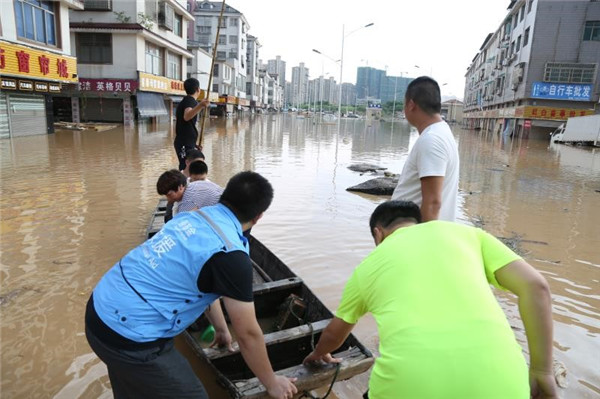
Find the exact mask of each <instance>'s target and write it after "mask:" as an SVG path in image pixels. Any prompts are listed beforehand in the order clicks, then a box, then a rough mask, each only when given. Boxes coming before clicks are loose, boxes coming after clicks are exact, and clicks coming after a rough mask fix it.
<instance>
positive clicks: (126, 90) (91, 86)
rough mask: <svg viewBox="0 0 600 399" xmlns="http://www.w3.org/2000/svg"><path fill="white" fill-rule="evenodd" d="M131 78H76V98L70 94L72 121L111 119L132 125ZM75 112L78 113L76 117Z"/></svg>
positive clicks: (134, 87) (133, 83)
mask: <svg viewBox="0 0 600 399" xmlns="http://www.w3.org/2000/svg"><path fill="white" fill-rule="evenodd" d="M137 88H138V82H137V80H133V79H88V78H80V79H79V94H78V95H79V98H73V99H72V100H74V101H73V102H72V105H71V106H72V109H73V114H74V116H73V122H80V121H81V122H113V123H123V124H124V125H125V126H133V123H134V114H133V107H132V105H131V104H132V103H131V98H132V95H133V94H134V93H135V92H136V90H137ZM77 115H78V117H77Z"/></svg>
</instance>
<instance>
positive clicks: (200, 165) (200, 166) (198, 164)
mask: <svg viewBox="0 0 600 399" xmlns="http://www.w3.org/2000/svg"><path fill="white" fill-rule="evenodd" d="M189 172H190V175H205V174H207V173H208V165H206V162H204V161H201V160H197V161H194V162H192V163H191V164H190V169H189Z"/></svg>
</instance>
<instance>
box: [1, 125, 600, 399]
mask: <svg viewBox="0 0 600 399" xmlns="http://www.w3.org/2000/svg"><path fill="white" fill-rule="evenodd" d="M453 131H454V134H455V136H456V137H457V140H458V142H459V151H460V157H461V180H460V188H461V193H462V194H461V215H462V216H461V219H462V221H463V222H468V223H475V224H478V225H482V226H483V228H485V229H486V230H488V231H489V232H491V233H493V234H494V235H496V236H499V237H506V238H512V239H513V241H515V242H517V243H519V244H520V249H521V250H522V251H523V252H524V253H525V257H526V259H527V260H528V261H529V262H531V263H532V264H533V265H534V266H535V267H536V268H537V269H538V270H540V271H541V272H543V274H544V275H545V276H546V278H547V279H548V281H549V282H550V285H551V289H552V294H553V309H554V320H555V348H556V351H555V357H556V359H557V360H559V361H561V362H562V363H564V364H565V365H566V367H567V369H568V373H569V374H568V388H566V389H565V390H562V395H563V397H564V398H597V397H600V377H599V376H600V361H598V358H599V356H600V213H599V212H598V209H599V206H600V192H598V190H600V150H598V149H596V150H592V149H585V148H574V147H568V146H563V145H556V146H549V144H548V143H547V142H542V141H533V140H530V141H526V140H513V141H510V140H509V141H505V142H503V141H502V140H500V139H499V138H498V137H494V136H492V135H491V134H486V133H484V132H479V131H462V130H461V129H460V128H459V127H458V126H454V127H453ZM416 138H417V132H416V131H412V132H411V129H410V127H409V126H408V124H407V123H406V122H404V121H402V122H397V123H395V124H394V125H393V127H392V126H391V125H390V124H389V123H378V124H374V125H372V126H366V124H365V122H364V121H362V120H343V121H342V129H341V134H340V135H339V136H338V134H337V125H335V124H333V125H317V124H314V123H313V121H312V119H297V118H296V116H295V115H286V114H283V115H263V116H255V117H246V118H239V119H218V120H211V121H210V124H209V126H208V132H207V134H206V136H205V143H204V153H205V155H206V157H207V164H208V167H209V178H210V179H211V180H212V181H214V182H216V183H218V184H220V185H223V186H224V185H225V184H226V182H227V180H228V178H229V177H231V176H232V175H233V174H235V173H237V172H239V171H242V170H247V169H252V170H255V171H257V172H259V173H261V174H263V175H264V176H265V177H267V178H268V179H269V180H270V181H271V183H272V184H273V186H274V189H275V199H274V202H273V205H272V206H271V208H270V209H269V210H268V211H267V213H266V214H265V217H264V218H263V219H262V220H261V221H260V222H259V224H258V225H257V226H256V227H255V228H254V229H253V234H255V235H256V236H257V237H258V238H259V239H260V240H261V241H262V242H263V243H264V244H265V245H267V246H268V247H269V248H270V249H271V250H272V251H273V252H274V253H275V254H277V256H278V257H279V258H281V259H282V260H283V261H284V262H285V263H287V264H288V265H289V266H290V267H291V268H292V269H293V270H294V272H295V273H296V274H298V275H299V276H300V277H302V278H303V279H304V280H305V281H306V283H307V285H308V286H309V287H310V288H311V289H312V290H313V291H314V292H315V293H316V294H317V295H318V296H319V297H320V298H321V300H322V301H323V302H324V303H325V304H326V305H327V306H328V307H329V308H330V309H335V307H336V306H337V304H338V302H339V300H340V297H341V293H342V289H343V286H344V284H345V282H346V280H347V279H348V277H349V276H350V274H351V272H352V270H353V268H354V267H355V266H356V265H358V263H359V262H360V261H361V260H362V259H363V258H364V257H365V256H366V255H367V254H368V253H369V251H370V250H372V249H373V242H372V240H371V237H370V233H369V229H368V218H369V216H370V214H371V212H372V210H373V209H374V207H375V206H376V205H377V204H378V203H380V202H382V201H383V200H384V198H382V197H374V196H369V195H357V194H354V193H350V192H347V191H346V188H347V187H350V186H352V185H355V184H358V183H360V182H363V181H365V180H367V179H369V178H370V176H367V175H364V176H361V175H360V174H359V173H356V172H352V171H350V170H348V169H347V166H349V165H350V164H352V163H357V162H366V163H374V164H378V165H382V166H383V167H387V168H388V169H389V170H390V171H392V172H397V173H399V172H400V171H401V169H402V165H403V164H404V161H405V159H406V157H407V153H408V150H409V148H410V146H411V145H412V143H414V141H415V140H416ZM172 142H173V138H172V136H171V134H170V133H169V131H168V126H158V127H156V128H151V127H150V126H146V125H142V126H139V127H138V128H137V129H130V130H123V128H118V129H114V130H109V131H104V132H77V131H62V132H57V133H56V134H53V135H49V136H45V135H43V136H32V137H20V138H14V139H10V140H0V158H1V161H0V162H1V191H2V196H1V248H0V249H1V253H2V257H1V270H0V284H1V286H0V295H1V304H0V312H1V314H0V316H1V331H0V333H1V344H0V345H1V347H0V350H1V386H0V395H1V397H2V398H33V397H36V398H59V399H71V398H99V397H102V398H108V397H112V395H111V394H110V388H109V382H108V377H107V374H106V368H105V367H104V365H103V363H101V362H100V361H99V360H98V359H97V358H96V356H95V355H94V354H93V353H92V351H91V349H90V348H89V346H88V344H87V341H86V339H85V336H84V324H83V313H84V308H85V303H86V301H87V299H88V297H89V295H90V292H91V290H92V289H93V287H94V286H95V284H96V282H97V281H98V280H99V278H100V277H101V276H102V275H103V273H104V272H105V271H106V270H107V269H108V268H109V267H111V266H112V265H113V264H114V263H115V262H116V261H117V260H118V259H119V258H120V257H121V256H122V255H124V254H125V253H126V252H127V251H129V250H130V249H131V248H133V247H134V246H136V245H137V244H139V243H140V242H141V241H142V240H143V239H144V233H145V228H146V225H147V223H148V221H149V218H150V216H151V212H152V210H153V209H154V207H155V206H156V203H157V200H158V198H159V197H158V195H157V194H156V188H155V187H156V180H157V178H158V176H159V175H160V174H161V173H162V172H163V171H164V170H166V169H170V168H172V167H175V166H176V165H177V159H176V157H175V153H174V150H173V146H172ZM425 284H426V282H424V285H425ZM499 298H500V299H501V302H502V304H503V307H504V309H505V310H506V312H507V314H508V316H509V318H510V319H511V324H513V325H514V326H515V333H516V336H517V338H518V339H519V340H520V341H522V342H523V341H524V333H523V331H522V330H521V329H520V327H519V323H518V322H517V320H516V319H517V318H518V310H517V307H516V304H515V301H514V298H513V297H512V296H509V295H505V294H502V295H501V296H500V297H499ZM355 333H356V335H357V336H358V338H359V339H361V340H362V341H363V343H364V344H365V345H366V346H368V347H369V348H371V349H376V347H377V335H376V330H375V323H374V321H373V319H372V318H370V317H368V318H365V319H364V320H361V322H359V324H358V326H357V328H356V330H355ZM366 383H367V376H360V377H357V378H356V379H355V380H352V381H351V382H348V383H338V384H336V387H335V388H334V392H335V394H336V396H337V397H339V398H356V397H358V396H359V393H361V394H362V392H363V391H364V390H365V389H366Z"/></svg>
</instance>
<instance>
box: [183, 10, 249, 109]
mask: <svg viewBox="0 0 600 399" xmlns="http://www.w3.org/2000/svg"><path fill="white" fill-rule="evenodd" d="M221 6H222V3H221V2H220V1H215V2H212V1H197V0H188V9H189V10H190V12H191V13H192V14H193V16H194V18H195V23H194V25H193V26H190V27H189V30H188V34H189V38H190V40H193V41H195V42H197V43H199V45H200V46H201V48H203V49H204V50H205V51H207V52H208V53H209V54H212V52H213V51H212V50H213V46H214V45H215V38H216V36H217V28H218V21H219V15H220V13H221ZM249 29H250V25H249V24H248V21H247V20H246V17H245V16H244V14H242V13H241V12H240V11H238V10H236V9H235V8H233V7H231V6H229V5H225V10H224V13H223V18H222V20H221V27H220V30H219V39H218V43H217V53H216V60H215V70H214V74H213V91H215V92H217V93H219V95H220V96H221V97H222V98H227V97H229V100H227V104H228V105H230V106H231V107H229V108H231V109H233V108H234V107H235V106H237V105H239V104H237V101H236V100H235V98H241V99H246V80H247V73H246V71H247V69H246V50H247V46H248V30H249ZM229 69H231V70H229Z"/></svg>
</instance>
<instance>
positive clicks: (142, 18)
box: [138, 12, 154, 30]
mask: <svg viewBox="0 0 600 399" xmlns="http://www.w3.org/2000/svg"><path fill="white" fill-rule="evenodd" d="M138 19H139V22H140V25H142V26H143V27H144V28H146V29H148V30H150V29H152V27H153V26H154V20H153V19H152V18H151V17H149V16H147V15H146V14H144V13H143V12H140V13H138Z"/></svg>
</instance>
